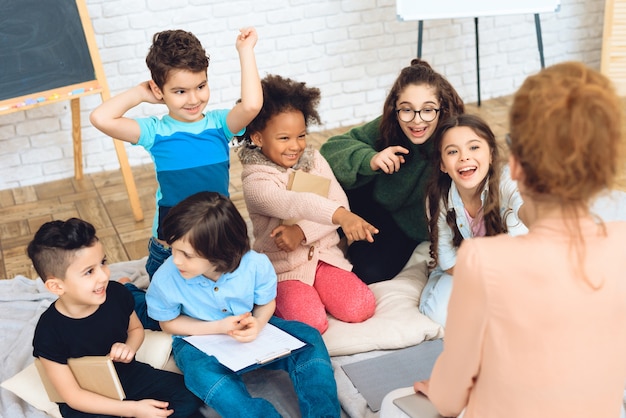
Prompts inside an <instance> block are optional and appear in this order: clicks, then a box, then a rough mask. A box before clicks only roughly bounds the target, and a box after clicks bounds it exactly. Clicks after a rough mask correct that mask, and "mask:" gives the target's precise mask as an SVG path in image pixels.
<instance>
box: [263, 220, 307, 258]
mask: <svg viewBox="0 0 626 418" xmlns="http://www.w3.org/2000/svg"><path fill="white" fill-rule="evenodd" d="M270 237H272V238H274V244H276V246H277V247H278V249H279V250H282V251H285V252H291V251H293V250H295V249H296V248H298V246H299V245H300V244H302V241H304V238H305V237H304V232H302V229H300V227H299V226H298V225H279V226H277V227H276V228H274V230H273V231H272V233H271V234H270Z"/></svg>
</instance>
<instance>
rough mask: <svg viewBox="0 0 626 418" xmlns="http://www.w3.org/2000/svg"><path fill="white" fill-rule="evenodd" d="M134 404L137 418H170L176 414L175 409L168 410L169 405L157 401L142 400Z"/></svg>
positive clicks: (134, 414)
mask: <svg viewBox="0 0 626 418" xmlns="http://www.w3.org/2000/svg"><path fill="white" fill-rule="evenodd" d="M130 402H134V403H135V405H133V406H134V408H133V410H134V413H133V416H134V417H136V418H156V417H169V416H170V415H172V414H173V413H174V410H173V409H167V407H168V405H169V403H168V402H164V401H157V400H154V399H142V400H140V401H130Z"/></svg>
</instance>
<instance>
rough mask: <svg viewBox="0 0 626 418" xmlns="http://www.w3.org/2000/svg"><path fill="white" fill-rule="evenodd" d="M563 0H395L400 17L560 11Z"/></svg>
mask: <svg viewBox="0 0 626 418" xmlns="http://www.w3.org/2000/svg"><path fill="white" fill-rule="evenodd" d="M560 7H561V0H524V1H520V0H428V1H425V0H396V12H397V15H398V20H401V21H402V20H429V19H453V18H458V17H480V16H496V15H515V14H529V13H531V14H535V13H545V12H558V11H559V9H560Z"/></svg>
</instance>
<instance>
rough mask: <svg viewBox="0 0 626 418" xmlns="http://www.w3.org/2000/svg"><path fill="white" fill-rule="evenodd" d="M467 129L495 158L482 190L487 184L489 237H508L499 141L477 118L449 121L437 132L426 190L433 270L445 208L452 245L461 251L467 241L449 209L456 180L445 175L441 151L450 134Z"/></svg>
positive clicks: (486, 223)
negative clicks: (453, 182) (461, 128)
mask: <svg viewBox="0 0 626 418" xmlns="http://www.w3.org/2000/svg"><path fill="white" fill-rule="evenodd" d="M460 126H465V127H468V128H470V129H471V130H472V131H474V133H475V134H476V135H478V136H479V137H480V138H483V139H484V140H485V141H487V145H488V146H489V152H490V154H491V164H490V165H489V170H488V172H487V177H485V179H484V180H483V182H482V183H481V185H480V188H479V189H480V190H482V188H483V187H484V185H485V183H487V184H488V192H487V197H486V199H485V203H484V207H483V219H484V220H485V230H486V235H487V236H491V235H497V234H501V233H506V232H507V228H506V225H505V223H504V221H503V219H502V216H501V215H500V166H501V162H500V156H499V150H498V144H497V142H496V137H495V135H494V134H493V131H492V130H491V128H489V125H487V123H486V122H485V121H484V120H483V119H481V118H480V117H478V116H475V115H467V114H462V115H457V116H451V117H449V118H448V119H446V120H444V121H443V122H441V123H440V124H439V126H438V128H437V132H436V135H434V137H435V139H434V148H435V149H434V153H433V157H432V164H431V167H432V172H431V176H430V179H429V183H428V185H427V188H426V196H427V200H426V201H427V208H426V210H427V214H428V227H429V231H430V243H431V244H430V256H431V262H430V266H431V267H434V266H436V265H437V258H438V257H437V246H438V244H439V226H438V223H437V222H438V219H439V212H440V211H441V205H443V209H444V210H445V211H446V223H447V224H448V226H449V227H450V229H451V230H452V232H453V238H452V244H453V245H454V246H455V247H457V248H458V247H459V246H460V245H461V242H462V241H463V236H462V235H461V232H460V231H459V228H458V227H457V224H456V213H455V211H454V210H453V209H450V208H449V207H448V203H449V202H448V192H449V191H450V187H451V185H452V179H451V178H450V176H449V175H448V174H447V173H444V172H443V171H441V169H440V167H441V161H442V154H441V151H442V150H441V148H442V145H443V138H444V137H445V134H446V132H448V131H449V130H450V129H452V128H455V127H460Z"/></svg>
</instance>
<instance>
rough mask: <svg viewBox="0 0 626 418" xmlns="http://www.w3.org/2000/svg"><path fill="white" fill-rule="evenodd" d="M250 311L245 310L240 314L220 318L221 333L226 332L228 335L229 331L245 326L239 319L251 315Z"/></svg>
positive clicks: (241, 319)
mask: <svg viewBox="0 0 626 418" xmlns="http://www.w3.org/2000/svg"><path fill="white" fill-rule="evenodd" d="M251 315H252V313H251V312H246V313H244V314H241V315H233V316H229V317H226V318H224V319H221V320H220V322H221V333H222V334H228V335H230V333H231V332H232V331H235V330H240V329H242V328H244V327H245V325H244V324H242V322H241V321H243V320H244V319H245V318H247V317H249V316H251Z"/></svg>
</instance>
